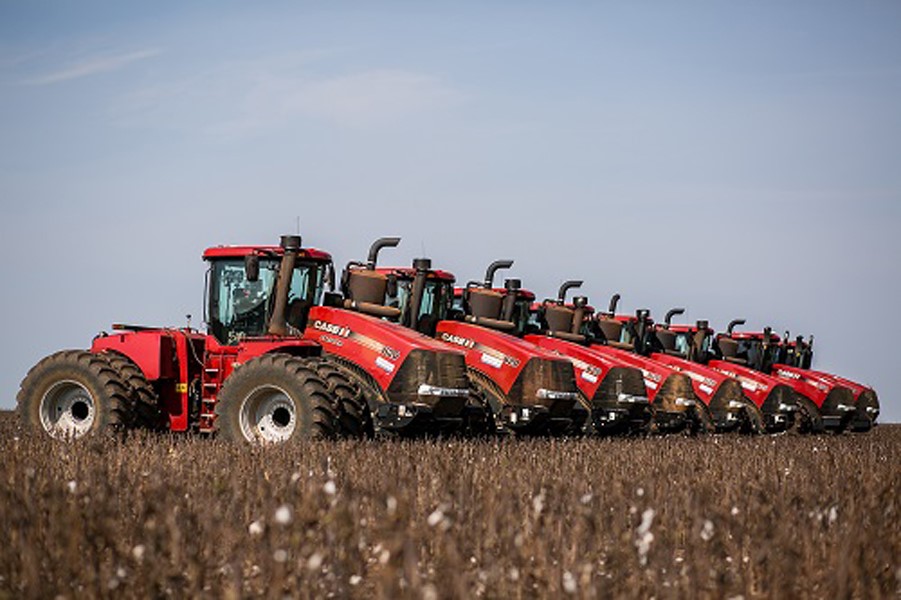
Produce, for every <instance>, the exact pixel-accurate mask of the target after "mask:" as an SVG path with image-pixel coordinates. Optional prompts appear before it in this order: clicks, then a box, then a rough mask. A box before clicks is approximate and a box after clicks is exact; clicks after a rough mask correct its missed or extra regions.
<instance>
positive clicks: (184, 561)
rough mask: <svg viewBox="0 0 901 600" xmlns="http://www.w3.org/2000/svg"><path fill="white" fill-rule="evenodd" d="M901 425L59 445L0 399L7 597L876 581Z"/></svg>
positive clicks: (605, 592) (651, 589) (157, 439)
mask: <svg viewBox="0 0 901 600" xmlns="http://www.w3.org/2000/svg"><path fill="white" fill-rule="evenodd" d="M899 449H901V426H897V425H882V426H879V427H877V428H876V429H875V430H874V431H872V432H870V433H866V434H846V435H843V436H837V437H832V436H811V437H801V436H795V435H783V436H777V437H758V438H750V437H741V436H706V437H701V438H687V437H683V436H670V437H657V438H644V439H613V440H592V439H587V440H542V439H538V440H510V439H504V440H497V441H489V442H474V441H456V440H449V441H414V442H384V441H374V442H332V443H329V442H316V443H307V444H302V445H296V446H289V447H284V446H283V447H276V448H262V449H261V448H256V449H254V448H247V447H240V446H234V445H228V444H225V443H222V442H219V441H216V440H212V439H204V438H200V437H191V436H175V435H162V436H152V435H132V436H130V437H129V438H128V439H110V438H104V439H100V440H86V441H81V442H78V443H75V444H64V443H60V442H54V441H50V440H47V439H43V438H33V437H29V436H27V435H24V434H23V433H22V432H21V431H20V429H19V427H18V424H17V422H16V421H15V420H14V419H13V418H12V416H11V415H10V414H9V413H6V414H0V454H2V457H3V459H2V466H0V531H2V532H3V543H2V544H0V598H7V597H9V598H20V597H49V598H53V597H57V596H61V597H67V598H75V597H84V596H90V597H93V596H97V597H106V596H123V595H124V596H125V597H135V596H139V597H148V596H153V597H160V596H177V597H184V596H190V597H194V596H209V597H232V598H237V597H245V596H277V597H283V596H285V595H288V596H291V597H324V596H327V595H330V594H333V595H335V596H338V597H348V596H349V597H361V598H362V597H366V598H369V597H382V598H396V597H415V598H445V597H460V598H464V597H486V598H521V597H529V598H531V597H562V596H567V595H571V596H572V597H641V598H647V597H651V596H656V597H738V596H742V597H744V598H756V597H785V598H789V597H791V598H795V597H849V596H859V597H885V596H893V595H896V594H898V593H899V591H901V562H899V561H901V500H899V498H901V468H899V465H901V460H899V458H901V456H899Z"/></svg>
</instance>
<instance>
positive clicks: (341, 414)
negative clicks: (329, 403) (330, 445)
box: [306, 356, 375, 439]
mask: <svg viewBox="0 0 901 600" xmlns="http://www.w3.org/2000/svg"><path fill="white" fill-rule="evenodd" d="M306 362H308V363H309V364H310V366H311V367H312V368H314V369H315V370H316V373H317V375H319V377H320V378H321V379H322V380H323V381H325V382H326V384H327V385H328V392H329V397H330V398H331V399H332V400H333V402H334V407H335V413H336V415H337V416H338V431H337V433H338V434H339V435H340V436H341V437H347V438H366V439H372V437H374V435H375V427H374V425H373V421H372V413H371V412H369V404H368V403H367V402H366V397H365V396H364V395H363V389H362V387H361V386H360V385H359V384H358V383H357V381H356V378H355V377H354V375H353V373H350V372H349V371H347V370H346V369H345V368H344V367H342V366H341V365H340V364H338V363H337V362H335V361H334V360H332V359H331V358H329V357H326V356H323V357H319V358H311V359H306Z"/></svg>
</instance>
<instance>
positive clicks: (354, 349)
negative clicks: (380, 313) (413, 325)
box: [304, 306, 462, 390]
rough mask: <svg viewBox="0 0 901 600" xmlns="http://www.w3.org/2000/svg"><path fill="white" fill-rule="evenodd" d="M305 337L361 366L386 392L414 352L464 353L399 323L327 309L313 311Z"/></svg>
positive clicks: (318, 307)
mask: <svg viewBox="0 0 901 600" xmlns="http://www.w3.org/2000/svg"><path fill="white" fill-rule="evenodd" d="M304 338H305V339H308V340H312V341H314V342H316V343H318V344H321V345H322V348H323V350H325V351H326V352H329V353H331V354H335V355H337V356H340V357H342V358H345V359H347V360H349V361H351V362H353V363H354V364H357V365H359V366H360V367H361V368H363V369H365V370H366V371H367V372H368V373H369V374H370V375H372V377H373V378H374V379H375V380H376V382H377V383H378V384H379V385H380V386H381V388H382V389H383V390H385V389H387V388H388V386H389V385H390V384H391V381H392V380H393V379H394V376H395V375H396V374H397V367H399V366H400V365H402V364H403V362H404V360H406V358H407V355H409V354H410V352H411V351H413V350H417V349H419V350H428V351H431V352H445V353H447V352H452V353H454V354H462V352H460V351H459V349H458V348H457V347H455V346H451V345H448V344H444V343H441V342H439V341H437V340H435V339H432V338H430V337H428V336H426V335H423V334H421V333H419V332H417V331H414V330H412V329H409V328H407V327H403V326H401V325H398V324H397V323H392V322H390V321H385V320H383V319H379V318H376V317H372V316H369V315H365V314H363V313H359V312H354V311H350V310H344V309H340V308H331V307H326V306H314V307H312V308H311V309H310V315H309V319H308V321H307V327H306V330H305V331H304Z"/></svg>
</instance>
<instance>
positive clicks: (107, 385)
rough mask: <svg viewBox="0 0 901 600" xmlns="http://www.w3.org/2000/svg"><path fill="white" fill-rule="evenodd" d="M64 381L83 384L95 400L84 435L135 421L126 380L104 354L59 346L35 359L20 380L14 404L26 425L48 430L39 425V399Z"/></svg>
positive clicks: (39, 429)
mask: <svg viewBox="0 0 901 600" xmlns="http://www.w3.org/2000/svg"><path fill="white" fill-rule="evenodd" d="M63 381H75V382H77V383H78V384H80V385H82V386H84V387H85V389H87V390H88V392H89V393H90V395H91V399H92V400H93V402H94V421H93V423H92V425H91V428H90V430H89V431H87V432H86V433H85V435H97V434H100V433H102V432H106V431H114V430H121V429H125V428H128V427H129V426H130V425H131V424H132V423H133V422H134V419H133V417H132V414H131V413H132V411H131V410H130V408H131V401H130V399H129V387H128V384H127V383H126V382H125V380H124V379H123V377H122V375H121V374H120V372H119V371H118V370H117V369H115V368H114V367H113V366H112V365H111V363H110V361H109V359H108V357H107V356H106V355H104V354H94V353H91V352H88V351H86V350H61V351H59V352H56V353H54V354H51V355H50V356H47V357H46V358H44V359H42V360H41V361H40V362H38V363H37V364H36V365H35V366H33V367H32V368H31V369H30V370H29V371H28V374H27V375H26V376H25V379H23V380H22V385H21V387H20V389H19V393H18V394H17V395H16V405H17V410H18V412H19V417H20V419H21V420H22V423H23V425H24V426H25V428H26V429H28V430H30V431H34V432H40V433H47V432H46V431H45V430H44V427H43V426H42V425H41V418H40V411H41V407H40V403H41V400H42V398H43V397H44V395H45V394H46V393H47V391H48V390H49V389H50V388H51V386H53V385H54V384H57V383H59V382H63Z"/></svg>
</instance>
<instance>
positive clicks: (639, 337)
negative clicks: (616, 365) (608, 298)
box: [632, 308, 651, 356]
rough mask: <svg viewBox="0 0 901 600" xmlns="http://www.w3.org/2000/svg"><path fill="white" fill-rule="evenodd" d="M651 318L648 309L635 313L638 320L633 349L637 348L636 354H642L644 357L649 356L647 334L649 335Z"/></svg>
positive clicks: (641, 309)
mask: <svg viewBox="0 0 901 600" xmlns="http://www.w3.org/2000/svg"><path fill="white" fill-rule="evenodd" d="M650 316H651V311H650V310H648V309H647V308H640V309H638V310H637V311H635V317H636V320H637V324H636V327H635V339H634V340H633V341H632V347H633V348H635V352H637V353H638V354H641V355H642V356H645V355H647V339H646V338H647V333H648V318H650Z"/></svg>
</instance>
